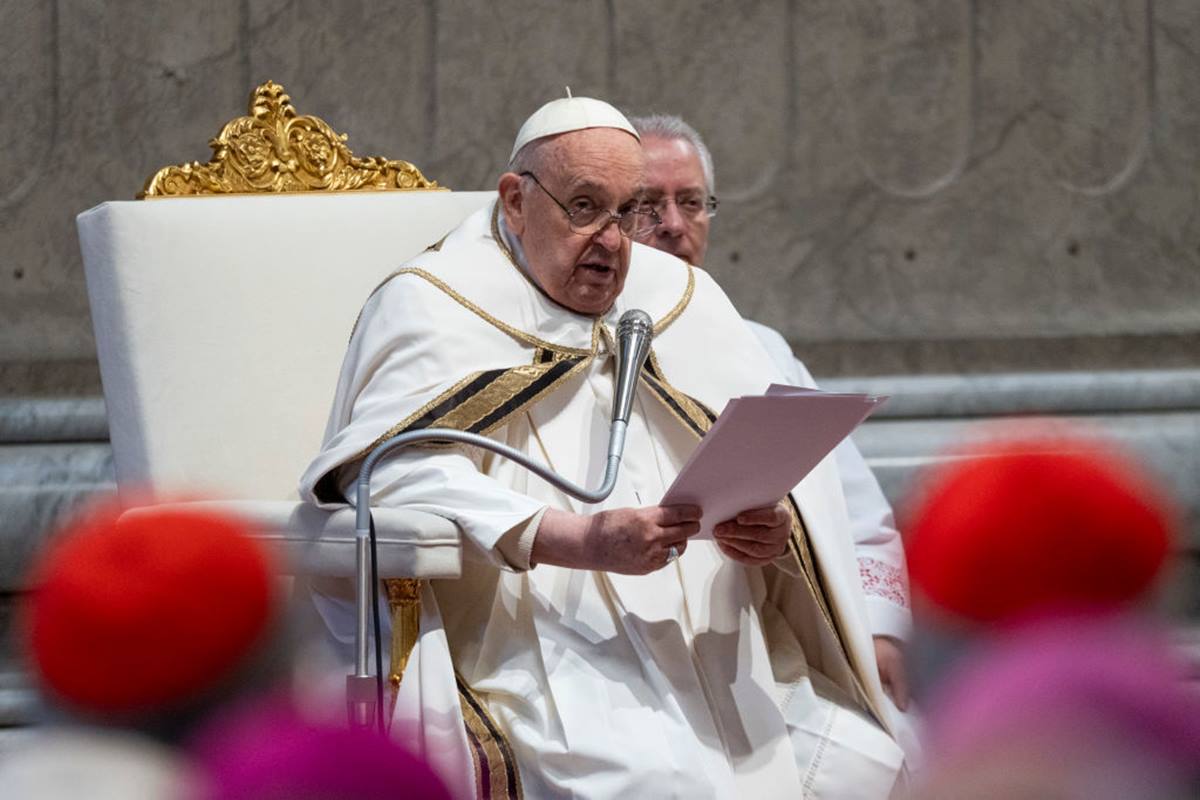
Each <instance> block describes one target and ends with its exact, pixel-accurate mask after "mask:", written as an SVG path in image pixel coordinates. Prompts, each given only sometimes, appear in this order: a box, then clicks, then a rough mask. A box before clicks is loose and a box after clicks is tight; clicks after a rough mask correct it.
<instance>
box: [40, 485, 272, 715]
mask: <svg viewBox="0 0 1200 800" xmlns="http://www.w3.org/2000/svg"><path fill="white" fill-rule="evenodd" d="M248 533H249V529H248V527H247V525H246V524H245V523H243V522H242V521H240V520H238V519H234V518H231V517H227V516H224V515H222V514H218V513H214V512H211V511H203V512H202V511H196V510H181V509H179V508H178V507H177V506H165V507H163V508H162V509H157V508H148V509H139V510H138V511H137V512H136V513H132V514H126V515H123V516H122V515H120V514H119V512H118V511H117V510H115V509H113V508H109V509H106V510H104V511H97V512H93V513H92V514H90V515H88V516H86V517H84V518H83V519H82V520H80V521H78V522H76V523H75V524H73V525H71V526H70V527H68V528H67V529H66V530H64V531H63V532H62V534H61V535H60V536H59V538H57V539H56V540H55V541H54V542H53V544H52V545H51V546H50V547H49V548H48V549H47V551H46V552H45V553H44V555H43V557H42V558H41V560H40V562H39V563H38V564H37V565H36V568H35V570H34V573H33V576H34V577H33V583H34V589H33V592H32V596H31V599H30V605H29V608H28V620H27V626H26V627H27V648H28V651H29V654H30V658H31V661H32V662H33V667H34V671H35V672H36V674H37V675H38V677H39V678H40V679H41V683H42V684H43V686H44V687H45V688H46V689H47V690H48V692H49V693H50V694H51V695H52V696H54V697H56V698H57V699H58V700H60V701H62V702H63V703H64V704H66V705H67V706H69V707H72V708H74V709H75V710H79V711H85V712H90V713H96V714H102V715H109V714H112V715H135V714H138V713H141V712H145V711H153V710H161V709H163V708H166V707H170V706H172V705H175V704H177V703H183V702H186V701H187V700H188V699H190V698H192V697H194V696H196V695H198V694H201V693H203V692H205V691H206V690H209V689H211V688H213V687H215V686H216V685H217V684H219V683H220V682H221V681H223V680H225V679H226V678H228V677H229V676H230V675H231V674H232V673H233V672H235V671H236V669H237V667H238V666H239V665H240V664H242V663H243V660H244V659H245V658H246V657H247V656H248V655H249V654H250V653H251V652H252V649H253V648H254V647H255V645H256V644H257V643H258V642H259V641H260V640H261V639H262V638H263V636H264V633H265V631H266V629H267V626H268V624H269V622H270V620H271V619H272V616H273V613H274V611H275V608H274V605H275V598H274V594H273V583H272V581H273V574H274V572H275V567H274V563H273V561H272V559H271V558H270V557H269V555H268V553H267V552H265V550H264V548H263V546H262V545H261V544H259V543H258V542H256V541H255V540H253V539H251V538H250V537H249V536H248V535H247V534H248Z"/></svg>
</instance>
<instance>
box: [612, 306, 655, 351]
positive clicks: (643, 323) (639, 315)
mask: <svg viewBox="0 0 1200 800" xmlns="http://www.w3.org/2000/svg"><path fill="white" fill-rule="evenodd" d="M653 330H654V322H653V321H652V320H651V319H650V315H649V314H647V313H646V312H645V311H642V310H641V309H640V308H631V309H629V310H628V311H626V312H625V313H624V314H622V315H621V319H620V321H619V322H617V342H618V344H619V343H620V342H621V340H623V339H627V338H628V337H629V336H632V335H636V334H643V335H648V334H650V333H651V332H653Z"/></svg>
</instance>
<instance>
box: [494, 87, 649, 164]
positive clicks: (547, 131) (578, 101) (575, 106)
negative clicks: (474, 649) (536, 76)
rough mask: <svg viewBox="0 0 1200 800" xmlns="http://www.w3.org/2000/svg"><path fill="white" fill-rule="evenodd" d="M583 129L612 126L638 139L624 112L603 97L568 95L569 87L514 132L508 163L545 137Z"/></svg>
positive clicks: (639, 139) (569, 93)
mask: <svg viewBox="0 0 1200 800" xmlns="http://www.w3.org/2000/svg"><path fill="white" fill-rule="evenodd" d="M585 128H616V129H617V130H621V131H625V132H626V133H628V134H629V135H631V136H633V137H634V138H636V139H637V140H638V141H641V139H642V137H640V136H638V132H637V131H636V130H634V128H633V126H632V125H630V124H629V120H627V119H625V115H624V114H622V113H621V112H620V111H618V110H617V109H616V108H614V107H613V106H611V105H609V104H608V103H606V102H604V101H603V100H596V99H594V98H591V97H571V91H570V89H568V90H567V96H566V97H560V98H559V99H557V100H551V101H550V102H549V103H546V105H544V106H542V107H541V108H539V109H538V110H537V111H535V112H533V113H532V114H531V115H530V116H529V119H527V120H525V124H524V125H522V126H521V130H519V131H517V140H516V141H515V142H513V149H512V155H510V156H509V157H508V160H509V163H512V160H513V159H514V158H516V157H517V152H518V151H520V149H521V148H522V147H524V146H525V145H527V144H529V143H530V142H532V141H534V140H535V139H541V138H543V137H546V136H555V135H557V134H560V133H569V132H570V131H581V130H584V129H585Z"/></svg>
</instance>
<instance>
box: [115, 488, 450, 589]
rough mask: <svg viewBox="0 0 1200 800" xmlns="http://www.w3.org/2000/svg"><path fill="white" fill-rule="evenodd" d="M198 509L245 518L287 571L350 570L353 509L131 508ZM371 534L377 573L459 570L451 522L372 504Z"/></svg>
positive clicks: (258, 503) (258, 504)
mask: <svg viewBox="0 0 1200 800" xmlns="http://www.w3.org/2000/svg"><path fill="white" fill-rule="evenodd" d="M172 508H174V509H199V510H211V511H220V512H223V513H227V514H232V515H234V516H238V517H241V518H242V519H245V520H246V521H248V522H249V523H251V524H252V525H254V527H256V528H257V529H258V536H259V537H260V538H262V539H264V540H265V541H267V542H270V543H271V544H272V545H274V546H275V547H276V548H278V550H279V552H280V554H281V555H282V557H283V558H284V559H285V560H286V562H287V564H286V570H285V571H286V572H287V573H288V574H302V575H320V576H329V577H347V576H350V575H354V574H355V568H356V563H357V562H356V561H355V558H356V550H357V547H356V542H355V535H354V523H355V516H354V513H355V512H354V509H352V508H349V507H347V508H344V509H340V510H338V511H333V512H328V511H322V510H321V509H319V508H316V507H315V506H310V505H308V504H307V503H297V502H291V501H286V500H282V501H270V500H231V501H197V502H190V503H167V504H161V505H158V506H155V507H154V508H153V509H150V508H148V507H142V508H134V509H131V510H129V511H127V512H125V516H127V517H128V516H136V515H138V514H144V513H147V512H148V511H150V510H154V511H159V510H162V509H172ZM372 511H373V514H374V516H375V540H376V543H377V545H378V546H377V553H378V555H379V577H380V578H408V577H421V578H457V577H459V575H461V574H462V550H461V549H460V547H459V532H458V528H457V526H455V524H454V523H453V522H451V521H450V520H447V519H443V518H442V517H437V516H434V515H432V514H425V513H422V512H419V511H408V510H405V509H398V508H382V507H381V508H375V509H373V510H372Z"/></svg>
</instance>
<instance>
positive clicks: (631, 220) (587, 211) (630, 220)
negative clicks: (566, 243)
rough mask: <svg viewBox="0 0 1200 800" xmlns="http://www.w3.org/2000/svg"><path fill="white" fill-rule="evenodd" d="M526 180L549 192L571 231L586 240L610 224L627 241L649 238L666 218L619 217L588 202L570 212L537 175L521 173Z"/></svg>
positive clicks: (640, 211) (641, 212)
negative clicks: (615, 225) (615, 227)
mask: <svg viewBox="0 0 1200 800" xmlns="http://www.w3.org/2000/svg"><path fill="white" fill-rule="evenodd" d="M525 176H529V177H530V178H533V182H534V183H536V184H537V185H538V188H540V189H541V190H542V191H543V192H545V193H546V196H547V197H549V198H550V199H551V200H553V201H554V203H555V205H557V206H558V207H559V208H561V209H562V210H563V213H564V214H566V215H567V220H568V224H569V225H570V226H571V230H573V231H574V232H575V233H578V234H581V235H583V236H595V235H596V234H597V233H599V232H600V231H602V230H604V229H605V228H607V227H608V225H609V223H611V222H615V223H617V230H619V231H620V232H621V235H622V236H624V237H625V238H626V239H632V238H634V237H635V236H645V235H646V234H647V233H649V232H650V231H652V230H654V228H655V227H656V226H657V225H658V224H659V223H660V222H662V218H661V217H659V215H658V214H657V213H655V212H654V210H653V209H650V208H642V207H639V208H631V209H630V210H628V211H622V212H620V213H616V212H613V211H609V210H608V209H606V208H598V207H596V206H594V205H592V204H591V202H590V201H588V200H586V199H580V200H579V201H578V202H577V203H576V204H575V208H574V209H569V208H567V207H566V206H564V205H563V204H562V203H561V202H559V199H558V198H557V197H555V196H554V195H552V194H550V190H549V189H547V188H546V187H545V186H542V182H541V181H539V180H538V179H537V175H534V174H533V173H532V172H529V171H528V170H526V171H525V172H522V173H521V177H525Z"/></svg>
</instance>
